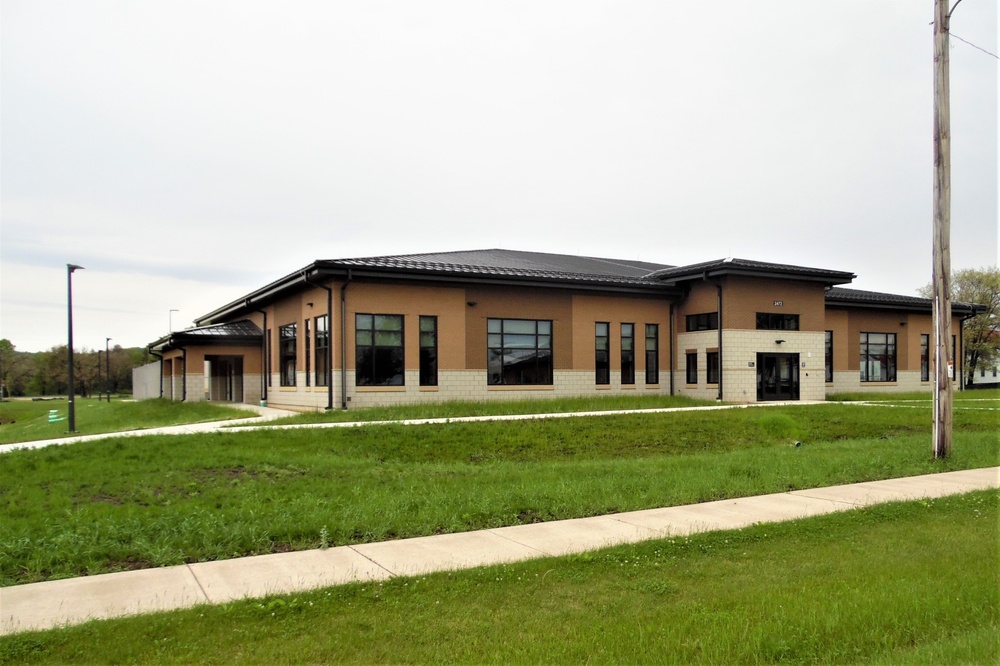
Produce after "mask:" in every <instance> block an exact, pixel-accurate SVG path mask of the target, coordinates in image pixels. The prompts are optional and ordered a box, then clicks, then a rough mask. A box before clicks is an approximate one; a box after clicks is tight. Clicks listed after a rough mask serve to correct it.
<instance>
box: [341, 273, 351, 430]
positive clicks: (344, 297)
mask: <svg viewBox="0 0 1000 666" xmlns="http://www.w3.org/2000/svg"><path fill="white" fill-rule="evenodd" d="M352 278H353V275H352V273H351V269H350V268H348V269H347V279H346V280H345V281H344V284H343V285H342V286H341V287H340V408H341V409H343V410H346V409H347V285H349V284H351V279H352Z"/></svg>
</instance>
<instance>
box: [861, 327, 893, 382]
mask: <svg viewBox="0 0 1000 666" xmlns="http://www.w3.org/2000/svg"><path fill="white" fill-rule="evenodd" d="M861 381H863V382H894V381H896V334H895V333H862V334H861Z"/></svg>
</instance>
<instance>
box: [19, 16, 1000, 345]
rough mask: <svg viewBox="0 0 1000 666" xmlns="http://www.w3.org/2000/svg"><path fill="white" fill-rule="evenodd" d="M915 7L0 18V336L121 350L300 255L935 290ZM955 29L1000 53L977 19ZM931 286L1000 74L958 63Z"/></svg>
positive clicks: (991, 25) (961, 237)
mask: <svg viewBox="0 0 1000 666" xmlns="http://www.w3.org/2000/svg"><path fill="white" fill-rule="evenodd" d="M932 18H933V2H932V0H762V1H759V2H748V1H745V0H683V1H674V0H656V1H650V2H640V1H631V2H629V1H626V2H588V1H586V0H583V1H581V0H572V1H567V2H553V1H548V0H530V1H516V2H507V1H498V0H493V1H489V2H485V1H476V0H457V1H454V2H440V1H436V0H434V1H428V0H421V1H419V2H415V1H412V0H410V1H405V2H388V1H387V2H378V1H375V2H373V1H370V0H366V1H365V2H336V1H324V2H303V1H297V2H277V1H276V0H271V1H266V2H265V1H261V0H239V1H234V2H222V1H219V0H196V1H184V0H180V1H177V0H174V1H171V2H164V1H162V0H160V1H156V2H153V1H143V0H129V1H125V0H119V1H115V2H102V1H98V0H69V1H64V2H56V1H53V0H2V1H0V58H2V60H0V178H2V180H0V264H2V266H0V280H2V285H0V338H9V339H10V340H11V341H12V342H13V343H14V344H15V345H16V346H17V348H18V349H20V350H22V351H40V350H44V349H48V348H50V347H52V346H53V345H57V344H65V341H66V264H67V263H75V264H80V265H82V266H84V267H86V270H84V271H79V272H77V273H76V274H75V275H74V282H73V287H74V294H73V296H74V306H75V307H74V321H75V342H76V346H77V347H88V348H100V347H103V345H104V338H105V337H108V336H110V337H111V338H112V339H113V340H112V343H111V344H116V343H117V344H121V345H123V346H126V347H128V346H143V345H146V344H148V343H149V342H152V341H153V340H155V339H156V338H158V337H160V336H162V335H164V334H165V333H166V332H167V329H168V327H169V322H170V319H171V315H170V310H171V309H177V310H179V312H176V313H174V314H173V315H172V318H173V325H174V328H175V329H180V328H183V327H184V326H187V325H190V323H191V320H192V319H194V318H195V317H198V316H200V315H203V314H205V313H207V312H209V311H211V310H213V309H214V308H216V307H217V306H220V305H223V304H225V303H227V302H229V301H231V300H233V299H236V298H239V297H241V296H243V295H244V294H246V293H248V292H249V291H251V290H253V289H255V288H257V287H260V286H263V285H264V284H266V283H268V282H270V281H272V280H274V279H276V278H278V277H281V276H283V275H285V274H287V273H290V272H292V271H294V270H296V269H298V268H300V267H302V266H304V265H306V264H308V263H310V262H311V261H313V260H315V259H335V258H342V257H356V256H375V255H384V254H402V253H411V252H428V251H446V250H465V249H480V248H494V247H502V248H507V249H517V250H530V251H541V252H557V253H567V254H581V255H591V256H601V257H612V258H628V259H633V258H634V259H642V260H646V261H652V262H659V263H664V264H674V265H679V264H687V263H694V262H698V261H707V260H711V259H718V258H722V257H726V256H736V257H743V258H748V259H758V260H763V261H776V262H786V263H795V264H800V265H805V266H815V267H820V268H829V269H836V270H846V271H852V272H854V273H857V274H858V276H859V277H858V279H857V280H856V281H855V283H854V286H855V287H857V288H861V289H871V290H876V291H888V292H893V293H899V294H909V295H912V294H913V293H914V291H915V290H916V289H918V288H919V287H921V286H923V285H925V284H927V283H928V282H930V276H931V225H932V174H933V160H932V109H933V106H932V103H933V96H932V93H933V86H932V60H933V58H932V54H933V36H932V35H933V33H932V27H931V25H930V22H931V20H932ZM951 29H952V33H953V34H954V35H957V36H959V37H961V38H963V39H965V40H968V41H969V42H972V43H974V44H976V45H977V46H979V47H981V48H983V49H985V50H986V51H989V52H991V53H997V3H996V1H995V0H964V1H963V2H962V3H961V5H959V7H958V8H957V10H956V12H955V15H954V17H953V19H952V24H951ZM950 53H951V74H952V78H951V102H952V134H953V143H952V148H953V156H952V184H953V194H952V265H953V267H954V268H963V267H980V266H986V265H994V264H996V263H997V254H998V229H997V227H998V218H997V190H998V187H997V180H998V176H997V125H998V114H997V60H996V58H995V57H993V56H991V55H988V54H986V53H983V52H982V51H980V50H977V49H976V48H974V47H972V46H969V45H967V44H965V43H963V42H961V41H958V40H957V39H954V38H953V39H952V48H951V52H950Z"/></svg>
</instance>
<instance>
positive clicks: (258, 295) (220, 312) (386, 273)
mask: <svg viewBox="0 0 1000 666" xmlns="http://www.w3.org/2000/svg"><path fill="white" fill-rule="evenodd" d="M348 271H350V273H351V276H352V278H353V279H354V280H358V279H359V278H368V279H374V280H378V279H382V280H406V281H412V282H437V283H449V284H483V285H487V284H488V285H497V286H519V287H539V288H557V289H578V290H581V291H602V292H613V293H628V294H660V295H667V296H674V295H679V294H680V293H681V291H680V289H679V288H677V287H675V286H673V285H671V284H669V283H665V282H650V283H649V285H648V286H646V285H643V284H639V283H634V282H632V283H627V282H626V283H616V282H611V281H609V282H604V281H602V280H600V279H572V278H559V277H552V278H537V277H529V276H525V277H519V276H516V275H504V276H492V275H489V274H487V273H452V272H449V271H424V270H419V271H417V270H413V269H406V268H399V269H392V268H375V269H372V268H366V267H364V266H345V265H343V264H338V263H336V262H331V261H315V262H313V263H312V264H309V265H308V266H306V267H304V268H302V269H300V270H298V271H296V272H294V273H289V274H288V275H286V276H285V277H283V278H281V279H279V280H275V281H274V282H272V283H270V284H268V285H266V286H264V287H261V288H260V289H258V290H256V291H253V292H251V293H249V294H247V295H246V296H244V297H243V298H240V299H237V300H235V301H232V302H230V303H228V304H227V305H224V306H222V307H221V308H218V309H217V310H213V311H212V312H209V313H208V314H205V315H202V316H201V317H199V318H198V319H195V320H194V323H195V324H196V325H197V326H204V325H207V324H211V323H214V322H215V321H217V320H220V319H222V318H227V317H231V316H233V315H235V314H238V313H242V312H251V311H253V310H255V309H256V308H258V307H260V306H262V305H264V304H266V303H267V302H268V301H269V300H273V299H274V298H275V297H277V296H279V295H281V294H285V293H288V292H289V291H292V290H294V289H296V288H299V287H301V286H303V285H308V284H309V283H308V282H307V281H306V280H307V279H309V280H315V279H329V278H344V277H346V276H347V274H348Z"/></svg>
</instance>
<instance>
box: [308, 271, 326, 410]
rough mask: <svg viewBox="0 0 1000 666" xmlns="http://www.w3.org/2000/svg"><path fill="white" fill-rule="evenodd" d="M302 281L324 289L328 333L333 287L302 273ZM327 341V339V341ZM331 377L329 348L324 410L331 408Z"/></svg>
mask: <svg viewBox="0 0 1000 666" xmlns="http://www.w3.org/2000/svg"><path fill="white" fill-rule="evenodd" d="M302 281H303V282H305V283H306V284H311V285H312V286H314V287H319V288H320V289H324V290H326V318H327V324H326V333H327V335H328V336H329V335H330V322H331V321H333V289H330V287H327V286H326V285H322V284H316V283H315V282H310V281H309V277H308V276H307V275H306V274H305V273H302ZM328 342H329V341H328ZM332 379H333V354H331V353H330V351H329V348H328V349H327V354H326V383H327V387H326V411H328V412H329V411H332V410H333V386H331V384H332V383H333V382H331V381H330V380H332Z"/></svg>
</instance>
